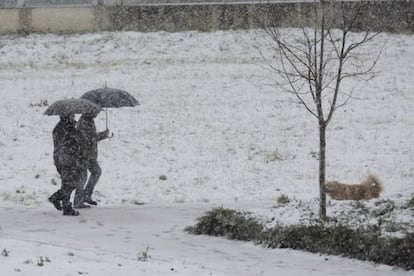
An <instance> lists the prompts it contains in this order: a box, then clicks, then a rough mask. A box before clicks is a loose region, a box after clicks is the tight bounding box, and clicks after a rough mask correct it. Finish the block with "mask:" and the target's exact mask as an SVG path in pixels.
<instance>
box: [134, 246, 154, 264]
mask: <svg viewBox="0 0 414 276" xmlns="http://www.w3.org/2000/svg"><path fill="white" fill-rule="evenodd" d="M148 251H149V246H147V248H146V249H145V250H144V251H142V252H141V253H139V254H138V256H137V259H138V261H139V262H146V261H148V260H149V259H151V255H150V254H149V253H148Z"/></svg>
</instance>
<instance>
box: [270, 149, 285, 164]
mask: <svg viewBox="0 0 414 276" xmlns="http://www.w3.org/2000/svg"><path fill="white" fill-rule="evenodd" d="M283 159H284V158H283V156H282V154H281V153H280V152H279V150H278V149H275V150H274V151H272V152H271V153H268V154H266V158H265V162H266V163H270V162H275V161H282V160H283Z"/></svg>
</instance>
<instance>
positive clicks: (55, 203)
mask: <svg viewBox="0 0 414 276" xmlns="http://www.w3.org/2000/svg"><path fill="white" fill-rule="evenodd" d="M48 200H49V202H50V203H52V204H53V206H55V208H56V209H57V210H59V211H62V209H63V207H62V200H61V199H60V193H59V191H57V192H56V193H54V194H53V195H51V196H50V197H49V198H48Z"/></svg>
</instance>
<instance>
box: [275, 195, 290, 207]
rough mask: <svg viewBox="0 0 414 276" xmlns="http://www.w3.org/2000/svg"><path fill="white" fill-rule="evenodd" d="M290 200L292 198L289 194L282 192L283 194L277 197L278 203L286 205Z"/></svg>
mask: <svg viewBox="0 0 414 276" xmlns="http://www.w3.org/2000/svg"><path fill="white" fill-rule="evenodd" d="M289 202H290V199H289V197H288V196H287V195H284V194H282V195H281V196H279V197H278V198H277V203H278V204H281V205H284V204H288V203H289Z"/></svg>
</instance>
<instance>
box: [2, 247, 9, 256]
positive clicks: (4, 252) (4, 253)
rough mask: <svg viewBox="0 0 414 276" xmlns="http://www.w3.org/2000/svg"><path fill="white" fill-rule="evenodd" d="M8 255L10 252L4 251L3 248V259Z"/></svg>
mask: <svg viewBox="0 0 414 276" xmlns="http://www.w3.org/2000/svg"><path fill="white" fill-rule="evenodd" d="M9 254H10V251H7V249H6V248H5V249H3V251H1V255H3V256H4V257H7V256H9Z"/></svg>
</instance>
